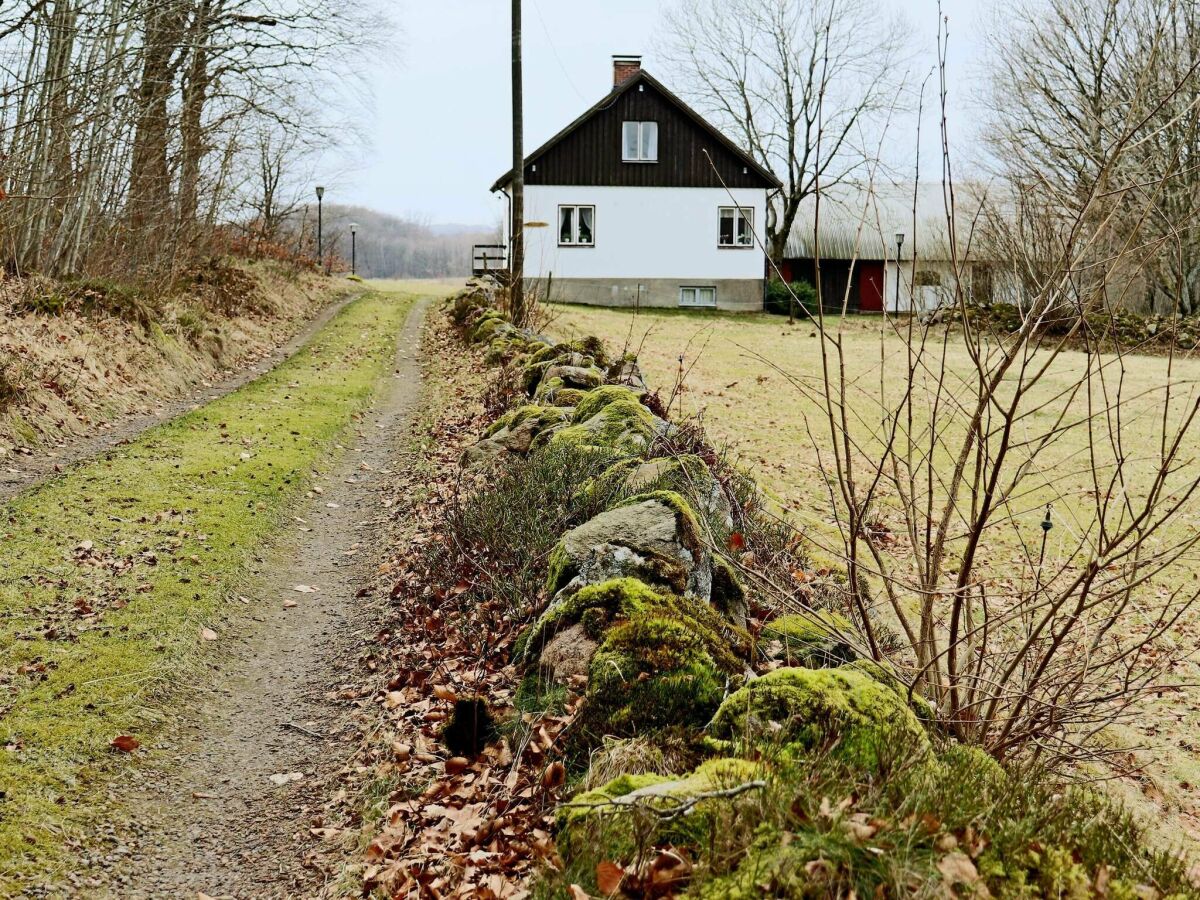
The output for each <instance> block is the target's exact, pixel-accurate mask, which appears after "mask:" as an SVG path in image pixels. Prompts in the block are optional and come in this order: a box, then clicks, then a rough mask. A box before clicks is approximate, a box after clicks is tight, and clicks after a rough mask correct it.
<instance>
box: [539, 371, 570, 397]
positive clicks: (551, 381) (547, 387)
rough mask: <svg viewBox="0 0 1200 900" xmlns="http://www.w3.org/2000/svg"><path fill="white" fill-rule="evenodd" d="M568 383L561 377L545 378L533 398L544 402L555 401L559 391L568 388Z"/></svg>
mask: <svg viewBox="0 0 1200 900" xmlns="http://www.w3.org/2000/svg"><path fill="white" fill-rule="evenodd" d="M567 389H568V388H567V383H566V382H565V381H563V380H562V379H561V378H559V377H557V376H555V377H554V378H544V379H542V381H541V382H540V383H539V384H538V386H537V390H536V391H534V393H533V399H534V400H535V401H538V402H542V403H553V402H554V400H555V398H556V397H557V396H558V392H559V391H565V390H567Z"/></svg>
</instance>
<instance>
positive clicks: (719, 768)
mask: <svg viewBox="0 0 1200 900" xmlns="http://www.w3.org/2000/svg"><path fill="white" fill-rule="evenodd" d="M762 775H763V769H762V766H761V765H760V764H759V763H755V762H752V761H750V760H747V759H737V758H731V757H719V758H717V759H708V760H705V761H704V762H702V763H701V764H700V765H699V766H697V767H696V769H695V770H693V771H692V772H691V773H689V774H687V775H685V776H683V777H682V778H675V777H671V776H668V775H652V774H641V775H629V774H622V775H618V776H617V777H616V778H614V779H613V780H612V781H610V782H609V783H608V784H606V785H604V787H601V788H596V789H595V790H591V791H586V792H585V793H582V794H580V795H578V796H577V797H573V798H572V799H571V801H570V802H569V803H566V804H564V805H563V806H560V807H559V809H558V812H557V814H556V815H555V820H556V824H557V825H558V826H559V827H560V828H561V827H563V826H567V825H571V824H576V823H580V822H583V821H584V820H587V819H594V818H596V817H598V816H607V815H611V814H613V813H615V812H619V811H620V809H621V807H626V808H628V807H630V806H632V805H633V804H635V803H639V804H640V803H643V802H644V803H647V804H649V805H653V804H654V803H657V802H661V803H663V804H665V805H675V804H677V803H678V802H679V801H680V800H684V799H687V798H688V797H696V796H697V795H699V794H707V793H711V792H713V791H721V790H725V789H727V788H731V787H735V786H737V785H739V784H744V783H746V782H747V781H752V780H754V779H756V778H760V777H762ZM647 788H654V790H653V791H648V790H646V789H647ZM637 792H641V794H640V795H639V796H636V797H634V796H631V795H633V794H635V793H637Z"/></svg>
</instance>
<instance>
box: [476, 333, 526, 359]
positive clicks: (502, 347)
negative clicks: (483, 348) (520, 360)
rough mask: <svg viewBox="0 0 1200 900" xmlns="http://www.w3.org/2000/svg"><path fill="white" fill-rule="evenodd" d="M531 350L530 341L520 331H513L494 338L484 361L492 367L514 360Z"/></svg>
mask: <svg viewBox="0 0 1200 900" xmlns="http://www.w3.org/2000/svg"><path fill="white" fill-rule="evenodd" d="M528 350H529V339H528V338H526V337H525V336H524V335H523V334H521V333H520V332H519V331H516V330H514V331H512V332H507V333H502V334H498V335H497V336H495V337H493V338H492V340H491V343H490V344H488V350H487V353H486V354H484V357H483V361H484V362H485V363H487V364H488V365H490V366H494V365H499V364H500V363H503V362H507V361H508V360H510V359H514V358H515V357H517V356H519V355H520V354H522V353H526V352H528Z"/></svg>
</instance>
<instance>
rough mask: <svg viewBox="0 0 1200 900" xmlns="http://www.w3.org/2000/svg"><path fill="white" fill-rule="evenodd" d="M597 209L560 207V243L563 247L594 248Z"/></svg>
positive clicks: (591, 207) (590, 207) (592, 207)
mask: <svg viewBox="0 0 1200 900" xmlns="http://www.w3.org/2000/svg"><path fill="white" fill-rule="evenodd" d="M595 223H596V207H594V206H560V207H559V208H558V243H559V246H562V247H592V246H594V245H595V243H596V227H595Z"/></svg>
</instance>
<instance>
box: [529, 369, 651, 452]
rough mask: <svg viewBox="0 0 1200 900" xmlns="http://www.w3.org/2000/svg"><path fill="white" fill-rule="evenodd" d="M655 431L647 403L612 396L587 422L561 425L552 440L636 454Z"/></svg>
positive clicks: (559, 442)
mask: <svg viewBox="0 0 1200 900" xmlns="http://www.w3.org/2000/svg"><path fill="white" fill-rule="evenodd" d="M551 380H553V379H551ZM539 390H540V388H539ZM655 433H656V432H655V428H654V417H653V415H652V414H651V413H650V411H649V410H648V409H646V407H644V406H642V405H641V404H640V403H636V402H631V401H628V400H615V401H613V402H612V403H610V404H608V405H607V406H605V407H604V408H603V409H602V410H601V411H600V412H599V413H597V414H596V415H594V416H592V417H591V418H590V419H588V420H587V421H586V422H582V423H580V424H578V425H571V426H569V427H567V428H564V429H562V430H561V431H559V432H558V433H557V434H555V435H554V437H553V438H552V441H553V442H554V443H555V444H558V445H560V446H567V445H571V446H576V447H584V446H591V447H608V448H610V449H612V450H614V451H616V452H618V453H622V454H628V455H638V454H641V453H643V452H645V450H646V448H647V447H649V446H650V444H651V443H652V442H653V441H654V437H655Z"/></svg>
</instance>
